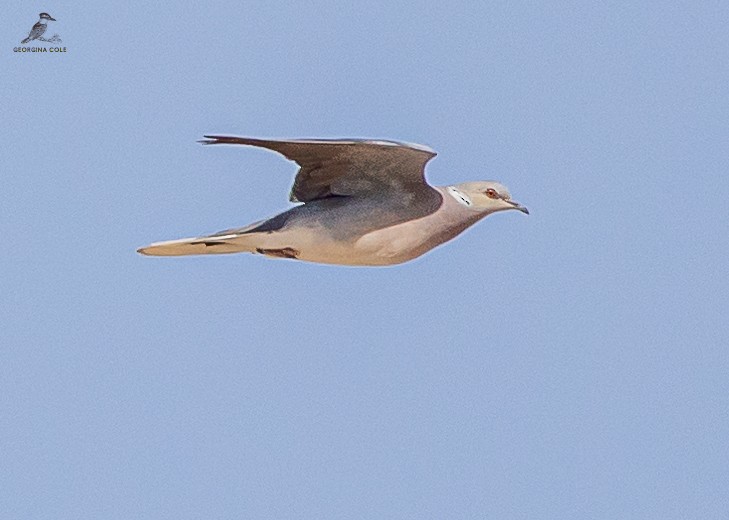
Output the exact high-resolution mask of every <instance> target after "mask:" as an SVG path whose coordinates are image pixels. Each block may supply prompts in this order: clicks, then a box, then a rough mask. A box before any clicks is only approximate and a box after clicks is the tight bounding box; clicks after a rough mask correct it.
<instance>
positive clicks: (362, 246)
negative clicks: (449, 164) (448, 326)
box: [139, 137, 526, 266]
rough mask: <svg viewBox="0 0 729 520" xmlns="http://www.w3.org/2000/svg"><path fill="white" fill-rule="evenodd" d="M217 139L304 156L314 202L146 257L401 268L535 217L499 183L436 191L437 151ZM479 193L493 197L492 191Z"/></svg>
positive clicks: (300, 192)
mask: <svg viewBox="0 0 729 520" xmlns="http://www.w3.org/2000/svg"><path fill="white" fill-rule="evenodd" d="M211 139H212V140H211V141H207V144H219V143H228V144H249V145H254V146H263V147H266V148H270V149H273V150H276V151H279V152H280V153H282V154H284V155H285V156H287V157H289V158H291V159H293V160H296V161H297V162H298V163H299V164H300V165H301V169H300V171H299V173H298V175H297V178H296V181H295V183H294V188H293V190H292V199H294V200H300V201H304V204H302V205H299V206H296V207H294V208H291V209H290V210H288V211H286V212H284V213H281V214H279V215H276V216H274V217H273V218H270V219H268V220H264V221H261V222H256V223H254V224H251V225H249V226H247V227H244V228H239V229H229V230H225V231H221V232H219V233H215V234H213V235H208V236H204V237H195V238H189V239H181V240H172V241H167V242H158V243H155V244H152V245H150V246H148V247H146V248H142V249H140V250H139V252H141V253H143V254H147V255H154V256H185V255H195V254H225V253H238V252H250V253H259V254H264V255H267V256H271V257H279V258H292V259H294V258H295V259H298V260H304V261H309V262H317V263H326V264H339V265H368V266H377V265H393V264H399V263H402V262H406V261H408V260H412V259H413V258H416V257H418V256H420V255H422V254H424V253H426V252H427V251H429V250H431V249H433V248H434V247H436V246H438V245H440V244H442V243H443V242H446V241H448V240H450V239H451V238H453V237H455V236H457V235H458V234H459V233H461V232H462V231H463V230H465V229H466V228H468V227H469V226H471V225H473V224H474V223H476V222H477V221H479V220H480V219H482V218H484V217H485V216H487V215H488V214H490V213H493V212H494V211H500V210H503V209H520V210H522V211H524V212H526V208H523V207H522V206H520V205H518V204H517V203H514V202H511V201H510V200H509V196H508V191H507V190H506V188H504V187H503V186H501V185H500V184H498V183H493V182H482V183H466V184H463V185H457V186H449V187H432V186H429V185H428V184H427V183H425V181H424V178H423V168H424V166H425V163H426V162H427V161H428V160H429V159H430V158H431V157H433V156H434V155H435V153H434V152H432V151H430V150H428V149H425V148H422V147H416V146H414V145H404V144H401V143H392V142H384V141H260V140H254V139H246V138H231V137H213V138H211ZM373 167H374V168H373ZM479 187H480V188H482V192H483V194H485V193H486V192H487V191H488V193H490V194H491V195H488V196H487V195H482V193H481V192H480V191H478V188H479ZM471 192H473V193H471ZM479 195H482V196H481V198H482V199H484V200H486V201H489V202H488V203H484V204H486V206H485V207H484V206H483V205H479V204H478V203H477V202H478V201H479ZM481 202H483V201H481Z"/></svg>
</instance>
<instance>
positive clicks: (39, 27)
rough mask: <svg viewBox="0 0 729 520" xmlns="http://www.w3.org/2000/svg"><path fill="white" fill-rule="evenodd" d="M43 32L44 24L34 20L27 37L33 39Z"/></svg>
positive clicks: (44, 29)
mask: <svg viewBox="0 0 729 520" xmlns="http://www.w3.org/2000/svg"><path fill="white" fill-rule="evenodd" d="M44 32H46V26H45V24H42V23H40V22H36V23H35V25H34V26H33V28H32V29H31V30H30V34H28V39H29V40H35V39H36V38H38V37H39V36H43V33H44Z"/></svg>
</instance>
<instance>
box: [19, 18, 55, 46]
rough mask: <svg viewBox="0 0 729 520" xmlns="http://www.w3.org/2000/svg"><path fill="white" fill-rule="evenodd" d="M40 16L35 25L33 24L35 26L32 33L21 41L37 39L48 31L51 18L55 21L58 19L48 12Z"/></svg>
mask: <svg viewBox="0 0 729 520" xmlns="http://www.w3.org/2000/svg"><path fill="white" fill-rule="evenodd" d="M38 16H39V17H40V20H38V21H37V22H35V25H33V28H32V29H31V30H30V34H28V37H27V38H26V39H25V40H23V41H22V42H20V43H28V42H29V41H31V40H37V39H38V38H40V37H41V36H43V34H44V33H45V32H46V29H47V27H48V25H47V24H48V20H51V21H53V22H55V21H56V19H55V18H52V17H51V15H50V14H48V13H41V14H39V15H38Z"/></svg>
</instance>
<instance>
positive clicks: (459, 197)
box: [446, 186, 473, 207]
mask: <svg viewBox="0 0 729 520" xmlns="http://www.w3.org/2000/svg"><path fill="white" fill-rule="evenodd" d="M446 191H447V192H448V194H449V195H450V196H451V197H453V198H454V199H456V201H457V202H458V203H459V204H461V205H462V206H466V207H470V206H472V205H473V201H471V199H470V198H469V197H468V195H466V194H465V193H463V192H462V191H458V190H457V189H456V188H454V187H453V186H448V187H447V188H446Z"/></svg>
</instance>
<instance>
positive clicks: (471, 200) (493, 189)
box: [449, 181, 529, 215]
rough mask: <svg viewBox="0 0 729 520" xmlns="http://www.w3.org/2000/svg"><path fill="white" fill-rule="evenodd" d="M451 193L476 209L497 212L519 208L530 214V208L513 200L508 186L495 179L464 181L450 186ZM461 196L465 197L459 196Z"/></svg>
mask: <svg viewBox="0 0 729 520" xmlns="http://www.w3.org/2000/svg"><path fill="white" fill-rule="evenodd" d="M449 190H453V191H451V194H452V195H453V196H454V197H456V198H457V199H458V198H461V199H462V200H461V202H462V203H463V204H464V205H466V206H469V207H471V208H473V209H474V210H478V211H483V212H486V213H495V212H497V211H505V210H507V209H517V210H519V211H521V212H522V213H526V214H527V215H528V214H529V210H528V209H526V207H524V206H522V205H521V204H519V203H518V202H515V201H513V200H511V194H510V193H509V190H508V188H507V187H506V186H504V185H503V184H499V183H498V182H495V181H474V182H464V183H461V184H456V185H455V186H450V187H449ZM459 194H460V195H461V196H465V197H459Z"/></svg>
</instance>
